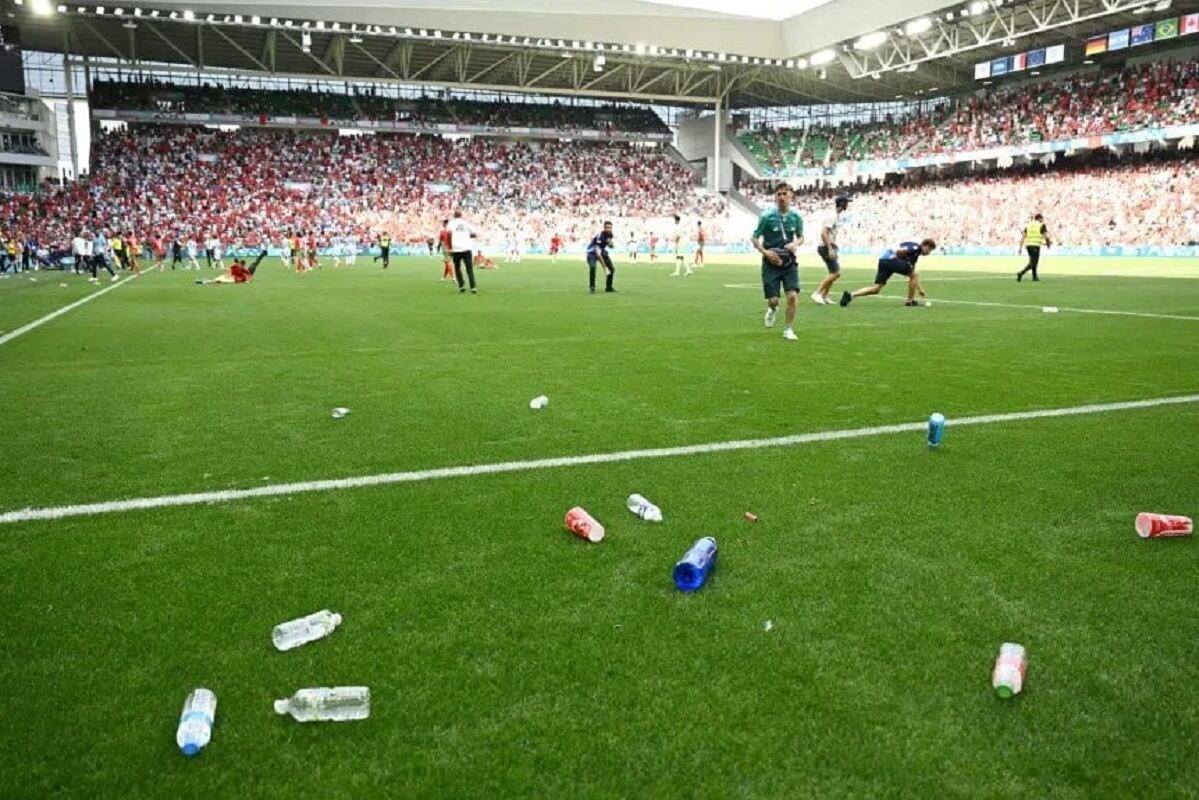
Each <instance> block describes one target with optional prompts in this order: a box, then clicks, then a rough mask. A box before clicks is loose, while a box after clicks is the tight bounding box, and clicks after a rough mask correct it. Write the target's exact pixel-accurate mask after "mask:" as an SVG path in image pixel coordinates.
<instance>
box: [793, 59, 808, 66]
mask: <svg viewBox="0 0 1199 800" xmlns="http://www.w3.org/2000/svg"><path fill="white" fill-rule="evenodd" d="M795 66H796V68H797V69H807V68H808V60H807V59H806V58H801V59H799V60H798V61H796V62H795Z"/></svg>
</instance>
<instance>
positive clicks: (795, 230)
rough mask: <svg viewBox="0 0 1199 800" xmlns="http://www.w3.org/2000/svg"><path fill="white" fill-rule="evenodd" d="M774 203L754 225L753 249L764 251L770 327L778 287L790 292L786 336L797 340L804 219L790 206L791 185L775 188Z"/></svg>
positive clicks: (763, 259) (772, 322) (777, 302)
mask: <svg viewBox="0 0 1199 800" xmlns="http://www.w3.org/2000/svg"><path fill="white" fill-rule="evenodd" d="M774 203H775V207H774V208H772V209H770V210H769V211H763V212H762V215H761V216H760V217H758V227H757V228H755V229H754V235H753V239H752V241H753V245H754V249H755V250H757V251H758V252H759V253H761V254H762V291H763V292H764V293H765V295H766V316H765V319H764V320H763V321H764V322H765V323H766V327H767V328H773V327H774V318H775V315H776V314H777V313H778V307H779V287H780V285H781V286H782V289H783V291H785V292H786V293H787V317H786V320H787V325H786V327H785V328H783V338H784V339H786V340H787V341H792V342H793V341H795V340H797V339H798V338H799V337H798V336H796V335H795V307H796V303H797V298H798V297H799V259H798V256H797V254H798V252H799V247H800V245H802V244H803V220H802V219H800V217H799V214H797V213H795V211H794V210H793V209H792V208H791V187H790V186H789V185H788V184H786V183H780V184H779V185H778V186H777V187H776V188H775V190H774Z"/></svg>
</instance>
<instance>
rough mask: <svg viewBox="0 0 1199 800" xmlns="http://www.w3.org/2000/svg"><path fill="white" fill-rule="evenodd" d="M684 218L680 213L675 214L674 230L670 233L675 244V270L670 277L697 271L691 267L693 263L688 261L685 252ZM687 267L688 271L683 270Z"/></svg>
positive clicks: (672, 242)
mask: <svg viewBox="0 0 1199 800" xmlns="http://www.w3.org/2000/svg"><path fill="white" fill-rule="evenodd" d="M684 236H685V234H684V233H683V220H682V218H681V217H680V216H679V215H678V214H675V215H674V230H673V231H672V232H671V234H670V241H671V244H673V245H674V272H672V273H670V277H672V278H675V277H678V276H679V275H683V276H684V277H686V276H687V275H691V274H693V273H694V272H695V270H693V269H691V265H690V264H688V263H687V256H686V255H684V253H683V238H684ZM684 269H686V270H687V271H686V272H683V270H684Z"/></svg>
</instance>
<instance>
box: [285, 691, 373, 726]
mask: <svg viewBox="0 0 1199 800" xmlns="http://www.w3.org/2000/svg"><path fill="white" fill-rule="evenodd" d="M275 713H276V714H291V716H292V719H295V720H296V721H298V722H347V721H349V720H355V719H366V718H367V717H369V716H370V715H371V690H370V688H369V687H367V686H334V687H332V688H329V687H320V688H316V689H301V690H299V691H298V692H296V693H295V694H293V695H292V696H291V697H288V698H285V699H283V700H276V701H275Z"/></svg>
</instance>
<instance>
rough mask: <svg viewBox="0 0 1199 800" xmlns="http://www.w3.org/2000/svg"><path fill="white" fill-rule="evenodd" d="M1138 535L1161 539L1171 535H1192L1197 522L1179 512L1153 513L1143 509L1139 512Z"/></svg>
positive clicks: (1144, 537)
mask: <svg viewBox="0 0 1199 800" xmlns="http://www.w3.org/2000/svg"><path fill="white" fill-rule="evenodd" d="M1136 528H1137V535H1138V536H1140V537H1141V538H1142V539H1160V538H1165V537H1169V536H1190V535H1191V534H1192V533H1194V531H1195V523H1194V521H1193V520H1191V518H1190V517H1183V516H1179V515H1177V514H1153V513H1151V512H1148V511H1142V512H1141V513H1140V514H1137V521H1136Z"/></svg>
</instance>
